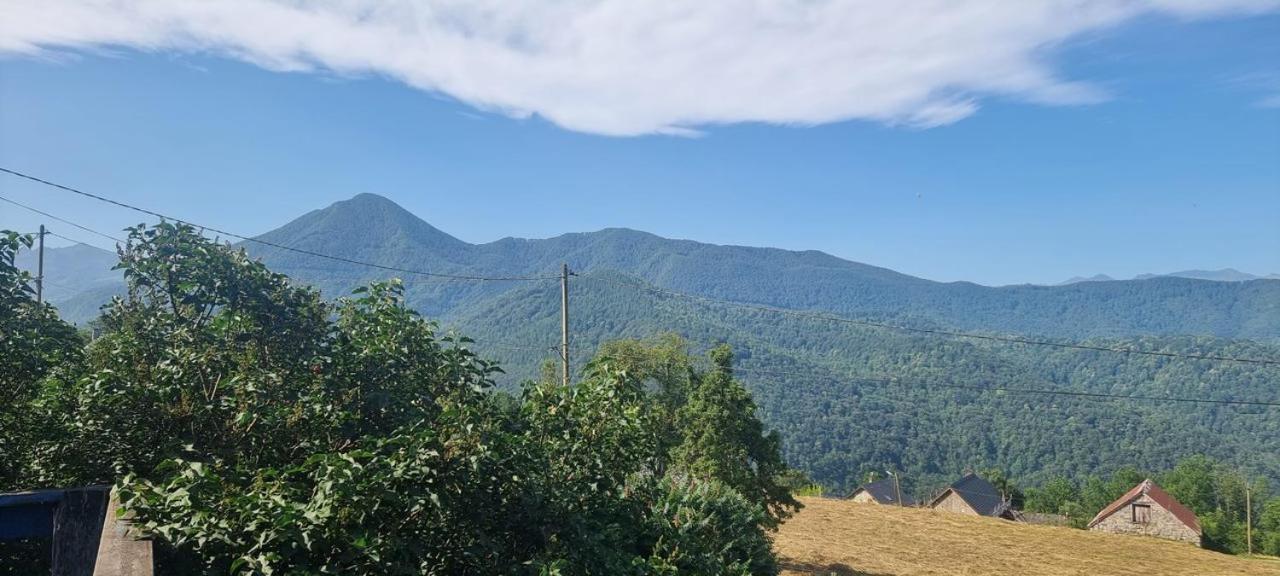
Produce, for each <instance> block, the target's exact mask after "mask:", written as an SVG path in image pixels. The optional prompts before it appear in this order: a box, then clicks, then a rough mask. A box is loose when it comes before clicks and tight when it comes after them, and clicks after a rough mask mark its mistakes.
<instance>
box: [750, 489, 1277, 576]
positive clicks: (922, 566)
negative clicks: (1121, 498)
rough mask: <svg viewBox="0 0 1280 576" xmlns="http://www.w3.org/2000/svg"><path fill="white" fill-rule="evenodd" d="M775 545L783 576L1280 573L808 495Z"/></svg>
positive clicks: (1273, 562)
mask: <svg viewBox="0 0 1280 576" xmlns="http://www.w3.org/2000/svg"><path fill="white" fill-rule="evenodd" d="M803 502H804V504H805V509H804V510H803V511H801V512H800V514H798V515H797V516H796V517H794V518H792V519H791V520H789V521H788V522H787V523H786V524H784V525H783V526H782V528H781V530H780V532H779V534H778V536H777V540H776V542H775V546H776V547H777V550H778V553H779V556H780V557H781V560H782V565H783V574H787V575H792V576H796V575H802V574H803V575H810V574H814V575H816V574H822V575H826V574H836V575H840V576H849V575H858V576H863V575H866V576H871V575H874V576H905V575H908V574H931V575H939V576H941V575H966V576H978V575H982V576H988V575H989V576H1006V575H1007V576H1026V575H1034V574H1043V575H1048V576H1066V575H1080V576H1084V575H1089V576H1112V575H1114V576H1120V575H1124V576H1174V575H1187V576H1192V575H1194V576H1205V575H1222V576H1229V575H1249V576H1252V575H1264V574H1266V575H1272V576H1276V575H1280V559H1275V558H1240V557H1235V556H1229V555H1226V554H1219V553H1217V552H1210V551H1207V550H1201V549H1199V548H1196V547H1195V546H1192V545H1190V544H1183V543H1178V542H1168V541H1164V540H1157V539H1154V538H1145V537H1134V536H1118V535H1112V534H1100V533H1096V532H1086V531H1084V530H1073V529H1071V528H1058V527H1051V526H1032V525H1027V524H1015V523H1012V522H1006V521H1003V520H994V519H990V518H979V517H976V516H964V515H959V514H951V513H946V512H935V511H933V510H924V509H914V508H892V507H882V506H875V505H867V504H854V503H852V502H848V501H844V500H829V499H821V498H807V499H803Z"/></svg>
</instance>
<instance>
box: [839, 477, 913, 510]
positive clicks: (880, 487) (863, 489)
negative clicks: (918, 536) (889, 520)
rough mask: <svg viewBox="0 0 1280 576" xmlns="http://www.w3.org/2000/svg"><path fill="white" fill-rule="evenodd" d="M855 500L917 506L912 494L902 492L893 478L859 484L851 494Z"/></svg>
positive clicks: (868, 502)
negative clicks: (906, 494) (907, 494)
mask: <svg viewBox="0 0 1280 576" xmlns="http://www.w3.org/2000/svg"><path fill="white" fill-rule="evenodd" d="M849 499H850V500H853V501H854V502H861V503H867V504H887V505H890V506H915V502H913V501H912V500H911V497H910V496H905V495H903V494H902V491H901V488H900V487H899V485H898V483H897V482H895V481H894V479H893V478H884V479H881V480H876V481H875V482H868V483H866V484H863V485H862V486H859V487H858V489H857V490H854V491H853V493H852V494H850V495H849Z"/></svg>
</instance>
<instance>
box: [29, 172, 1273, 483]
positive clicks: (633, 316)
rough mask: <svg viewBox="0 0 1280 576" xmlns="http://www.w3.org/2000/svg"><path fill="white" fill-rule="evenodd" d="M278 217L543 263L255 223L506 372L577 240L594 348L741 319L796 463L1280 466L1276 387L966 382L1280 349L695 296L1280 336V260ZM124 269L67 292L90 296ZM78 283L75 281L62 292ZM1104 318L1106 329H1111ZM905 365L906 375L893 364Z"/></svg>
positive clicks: (765, 400) (1081, 380)
mask: <svg viewBox="0 0 1280 576" xmlns="http://www.w3.org/2000/svg"><path fill="white" fill-rule="evenodd" d="M262 239H264V240H267V241H270V242H273V243H278V244H282V245H287V246H293V247H297V248H302V249H305V250H311V251H314V252H319V253H324V254H332V255H336V256H341V257H343V258H349V259H353V260H362V261H369V262H375V263H378V264H381V265H384V266H389V267H395V268H407V269H413V270H420V271H428V272H432V273H444V274H455V275H472V276H477V275H478V276H501V277H507V276H536V277H543V278H544V279H539V280H529V281H526V280H497V281H470V280H457V279H448V278H439V277H431V276H424V275H415V274H403V273H397V272H391V271H387V270H379V269H371V268H368V267H364V266H359V265H356V264H348V263H342V262H336V261H333V260H330V259H323V258H319V257H315V256H308V255H303V254H298V253H296V252H289V251H283V250H279V249H274V248H269V247H263V246H261V245H256V244H249V245H247V248H248V249H249V250H250V252H251V253H253V254H255V255H258V256H260V257H262V258H263V259H264V261H265V262H266V263H267V264H268V265H269V266H270V267H271V268H272V269H274V270H276V271H279V272H283V273H286V274H289V275H291V276H293V277H294V278H296V279H298V280H300V281H303V282H308V283H312V284H314V285H316V286H318V287H320V288H321V289H322V291H323V292H324V294H325V295H326V296H329V297H336V296H340V295H343V294H346V293H347V292H348V291H349V290H350V289H351V288H353V287H355V286H358V285H360V284H362V283H365V282H367V281H370V280H374V279H382V278H387V277H390V276H400V277H403V278H404V280H405V282H406V291H407V295H408V298H409V301H410V303H411V304H413V305H414V306H415V307H416V308H417V309H419V310H420V311H422V312H423V313H424V314H426V315H427V316H429V317H432V318H436V319H439V320H440V321H441V323H442V324H443V325H444V326H446V327H456V328H458V329H459V330H460V331H462V332H463V333H465V334H466V335H469V336H471V337H473V338H475V339H476V340H477V341H478V343H477V346H478V347H479V348H480V349H481V350H483V351H484V352H485V353H486V354H487V355H490V356H492V357H495V358H498V359H500V360H502V361H503V365H504V367H505V369H506V370H507V374H506V375H505V376H503V377H502V383H503V384H504V385H507V386H514V385H515V384H516V383H518V382H519V381H520V380H522V379H526V378H531V377H533V376H535V375H536V373H537V370H538V366H539V365H540V364H541V363H542V362H544V361H545V360H547V359H550V358H553V357H554V353H552V352H550V348H551V347H552V346H555V345H557V344H558V343H559V306H560V304H559V302H560V299H559V283H558V281H557V280H556V279H554V278H552V277H553V276H554V275H555V274H556V273H557V272H558V270H559V265H560V263H561V262H568V263H569V265H570V266H571V267H572V268H573V269H574V270H576V271H578V272H579V273H580V274H581V275H580V276H576V277H574V278H573V280H572V283H571V292H572V312H573V314H572V327H571V329H572V330H571V331H572V335H573V346H572V349H573V351H574V358H575V361H576V363H577V364H578V365H579V366H580V365H581V363H582V361H583V360H585V358H586V357H587V356H588V355H589V354H590V353H591V352H592V351H594V350H595V348H596V347H597V346H598V345H599V344H600V343H601V342H603V341H606V340H610V339H616V338H625V337H648V336H654V335H657V334H662V333H666V332H675V333H678V334H681V335H683V336H684V337H686V338H687V339H688V340H689V341H690V343H691V345H692V346H693V347H694V348H695V349H698V350H703V349H706V348H707V347H709V346H711V345H713V344H715V343H718V342H723V341H727V342H729V343H731V344H733V346H734V348H735V350H736V351H737V354H738V356H737V359H738V361H737V365H738V366H739V367H740V368H741V372H740V376H741V377H742V378H743V380H744V381H746V382H747V383H748V384H749V385H750V386H751V387H752V390H753V392H754V394H755V397H756V399H757V402H758V403H759V406H760V409H761V412H762V414H763V416H764V417H765V419H766V421H767V423H768V424H769V425H771V426H773V427H775V428H776V429H778V430H779V431H780V432H781V433H782V437H783V440H784V444H785V446H784V447H785V450H786V453H787V456H788V458H789V459H790V461H791V463H792V464H794V465H796V466H799V467H801V468H803V469H805V470H807V471H808V472H810V473H811V474H812V475H813V477H814V478H815V479H817V480H819V481H821V482H823V483H824V484H827V485H828V486H829V487H831V488H836V489H840V490H845V489H848V488H850V487H852V486H854V485H856V484H857V483H858V482H859V481H860V480H861V478H862V475H863V474H864V473H865V472H868V471H881V472H882V471H883V470H884V469H886V468H891V469H900V470H904V471H906V472H907V473H908V477H909V478H910V480H909V482H910V484H911V485H910V489H913V490H925V489H927V488H928V487H929V486H930V485H932V484H933V483H937V482H942V481H944V480H945V479H948V478H950V477H952V476H954V475H955V474H956V473H958V472H960V471H961V470H962V469H964V468H966V467H971V468H983V467H988V466H993V467H1002V468H1006V469H1007V470H1008V471H1009V472H1010V473H1011V474H1012V475H1013V476H1014V477H1016V478H1019V479H1020V480H1023V481H1029V482H1034V481H1036V480H1038V479H1043V478H1047V477H1049V476H1051V475H1055V474H1065V475H1069V476H1077V477H1078V476H1080V475H1083V474H1086V473H1090V472H1099V473H1106V472H1109V471H1111V470H1114V469H1117V468H1120V467H1124V466H1137V467H1139V468H1146V469H1152V470H1155V469H1164V468H1168V467H1169V466H1171V465H1172V464H1173V463H1174V462H1176V461H1177V460H1178V459H1179V458H1181V457H1183V456H1186V455H1189V454H1193V453H1206V454H1210V455H1211V456H1213V457H1214V458H1217V459H1219V460H1223V461H1225V462H1228V463H1231V464H1234V465H1238V466H1241V467H1245V468H1248V469H1251V470H1254V471H1257V472H1259V473H1263V474H1266V475H1267V476H1268V477H1270V478H1272V479H1273V480H1274V481H1280V418H1277V414H1276V411H1275V410H1274V409H1261V408H1259V409H1245V408H1240V407H1233V406H1214V405H1191V404H1170V403H1162V402H1118V401H1100V400H1089V399H1082V398H1070V397H1062V396H1042V395H1027V394H1015V393H1001V392H984V391H978V390H971V389H964V388H954V387H948V386H968V387H981V388H990V387H1005V388H1043V389H1055V390H1072V391H1087V392H1104V393H1109V394H1123V395H1147V396H1187V397H1198V398H1201V397H1202V398H1216V399H1250V400H1266V401H1280V368H1277V367H1275V366H1269V367H1268V366H1257V365H1247V364H1235V363H1224V362H1210V361H1189V360H1177V359H1169V358H1156V357H1147V356H1129V355H1119V354H1112V353H1103V352H1084V351H1079V350H1067V349H1056V348H1046V347H1037V346H1026V345H1012V344H1003V343H991V342H983V341H976V340H966V339H956V338H948V337H938V336H928V335H919V334H911V333H903V332H899V331H894V330H884V329H876V328H866V327H859V326H853V325H849V324H838V323H831V322H826V321H818V320H813V319H811V318H800V317H796V316H787V315H781V314H778V313H775V312H768V311H762V310H751V309H744V308H741V307H735V306H731V305H724V304H715V303H709V302H706V301H700V300H693V299H688V298H683V297H677V296H673V295H670V294H665V293H661V292H659V291H658V290H657V289H659V288H661V289H666V290H674V291H679V292H684V293H689V294H695V295H701V296H707V297H711V298H718V299H723V300H729V301H735V302H750V303H763V304H769V305H774V306H779V307H785V308H795V309H807V310H819V311H828V312H833V313H838V314H842V315H845V316H848V317H857V318H870V319H875V320H882V321H888V322H892V323H895V324H900V325H910V326H914V327H942V328H948V329H962V330H972V331H982V332H990V333H1000V334H1025V335H1031V336H1034V337H1036V338H1048V339H1061V340H1071V341H1079V340H1089V339H1094V340H1092V341H1098V342H1102V343H1105V344H1107V345H1109V346H1131V347H1134V348H1140V349H1146V350H1164V351H1179V352H1189V353H1199V354H1217V355H1232V356H1246V357H1263V358H1280V349H1278V345H1277V342H1280V281H1274V280H1254V281H1248V282H1212V281H1204V280H1192V279H1182V278H1155V279H1150V280H1140V281H1114V282H1085V283H1080V284H1073V285H1069V286H1055V287H1046V286H1011V287H1000V288H991V287H984V286H979V285H976V284H970V283H938V282H932V281H928V280H923V279H919V278H914V277H911V276H907V275H904V274H899V273H897V272H893V271H891V270H888V269H884V268H878V267H875V266H869V265H866V264H859V263H856V262H849V261H846V260H842V259H839V258H836V257H833V256H830V255H827V254H823V253H821V252H814V251H809V252H791V251H785V250H776V249H768V248H748V247H739V246H716V245H710V244H701V243H697V242H692V241H685V240H668V239H664V238H660V237H658V236H654V235H651V234H646V233H643V232H636V231H632V230H624V229H608V230H602V231H599V232H592V233H580V234H566V235H563V236H558V237H555V238H550V239H545V240H522V239H513V238H508V239H503V240H499V241H496V242H492V243H488V244H479V245H475V244H469V243H466V242H462V241H460V240H458V239H456V238H453V237H452V236H449V235H448V234H446V233H444V232H442V231H440V230H437V229H436V228H434V227H432V226H430V225H429V224H427V223H426V222H424V221H422V220H421V219H419V218H417V217H416V216H414V215H412V214H410V213H408V212H406V211H405V210H403V209H401V208H400V207H399V206H397V205H395V204H394V203H392V202H390V201H389V200H386V199H384V198H381V197H378V196H373V195H361V196H357V197H355V198H353V199H351V200H348V201H345V202H339V203H337V204H334V205H333V206H330V207H328V208H325V209H322V210H316V211H313V212H311V213H308V214H306V215H304V216H302V217H301V218H298V219H297V220H295V221H293V222H291V223H289V224H288V225H286V226H284V227H282V228H280V229H277V230H275V231H272V232H270V233H267V234H265V235H263V236H262ZM110 290H111V289H110V287H109V286H108V287H105V288H104V287H102V286H95V287H93V289H92V290H89V291H87V292H85V293H82V294H80V295H76V296H73V297H71V298H70V299H67V300H63V301H62V302H59V306H60V307H61V309H62V310H63V313H64V314H67V315H70V314H76V315H83V316H79V317H78V318H77V319H78V320H85V319H88V318H90V317H91V312H92V311H93V310H94V309H95V308H96V306H97V303H100V302H102V301H104V300H105V299H106V298H107V296H108V295H109V294H110ZM55 302H57V300H55ZM1098 339H1102V340H1098ZM886 377H891V378H893V379H894V380H890V381H885V380H884V378H886Z"/></svg>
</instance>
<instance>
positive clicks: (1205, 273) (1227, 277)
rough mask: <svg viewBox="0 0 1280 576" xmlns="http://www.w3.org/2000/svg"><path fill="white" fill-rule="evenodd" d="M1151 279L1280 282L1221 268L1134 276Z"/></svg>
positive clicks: (1104, 278) (1093, 279)
mask: <svg viewBox="0 0 1280 576" xmlns="http://www.w3.org/2000/svg"><path fill="white" fill-rule="evenodd" d="M1152 278H1191V279H1193V280H1213V281H1215V282H1248V281H1249V280H1280V274H1267V275H1266V276H1259V275H1257V274H1250V273H1248V272H1241V271H1239V270H1236V269H1235V268H1222V269H1219V270H1182V271H1179V272H1170V273H1168V274H1138V275H1137V276H1134V277H1133V279H1134V280H1150V279H1152ZM1115 280H1116V279H1115V278H1112V277H1110V276H1107V275H1106V274H1094V275H1093V276H1088V277H1085V276H1073V277H1071V278H1068V279H1067V280H1065V281H1063V282H1060V283H1059V284H1058V285H1059V286H1063V285H1066V284H1075V283H1077V282H1114V281H1115Z"/></svg>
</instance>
